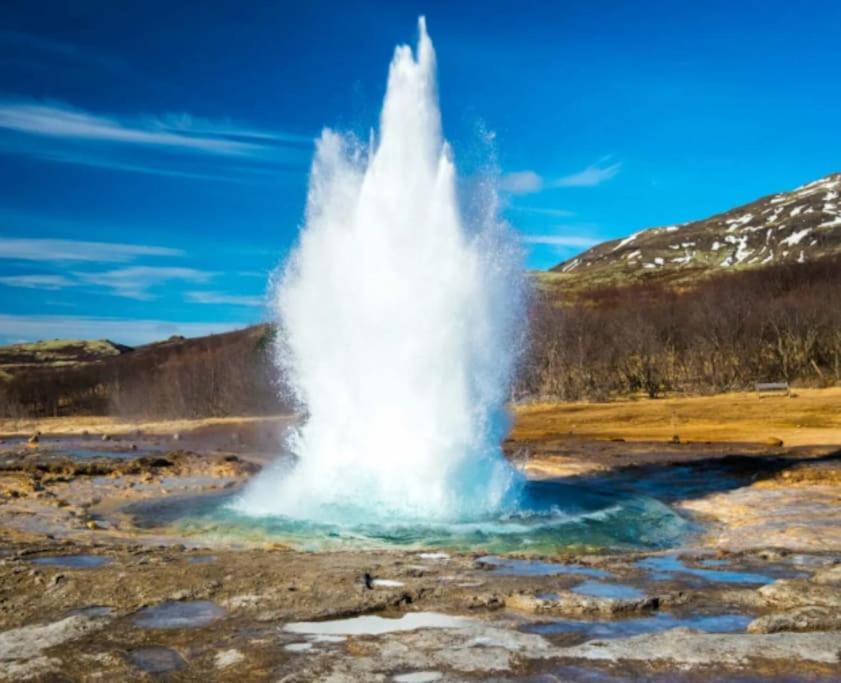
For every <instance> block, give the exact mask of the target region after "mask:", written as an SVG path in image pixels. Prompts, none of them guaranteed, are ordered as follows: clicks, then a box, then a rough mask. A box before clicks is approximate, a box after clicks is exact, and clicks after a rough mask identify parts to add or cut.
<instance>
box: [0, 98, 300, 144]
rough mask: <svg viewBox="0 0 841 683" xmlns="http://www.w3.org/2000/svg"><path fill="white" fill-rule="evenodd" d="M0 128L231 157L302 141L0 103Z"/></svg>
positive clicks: (203, 124)
mask: <svg viewBox="0 0 841 683" xmlns="http://www.w3.org/2000/svg"><path fill="white" fill-rule="evenodd" d="M0 128H5V129H8V130H12V131H16V132H19V133H26V134H29V135H40V136H47V137H55V138H66V139H76V140H94V141H103V142H111V143H120V144H128V145H145V146H154V147H172V148H181V149H185V150H189V151H198V152H206V153H209V154H222V155H228V156H230V155H234V156H254V155H257V154H259V153H261V152H264V151H265V149H264V144H263V143H264V142H265V141H269V140H271V141H294V142H301V141H302V140H303V138H300V137H293V136H283V135H280V134H278V133H273V132H268V131H266V132H263V131H257V130H254V129H250V128H241V127H236V126H234V125H232V124H230V123H228V122H223V123H214V122H211V121H209V120H205V119H196V118H195V117H192V116H190V115H188V114H166V115H164V116H163V117H148V116H146V117H140V118H137V119H134V120H132V119H126V118H122V119H121V118H117V117H109V116H105V115H100V114H92V113H89V112H85V111H82V110H81V109H76V108H74V107H71V106H69V105H66V104H63V103H48V104H44V103H38V102H21V101H12V102H3V103H0Z"/></svg>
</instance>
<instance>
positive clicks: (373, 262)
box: [235, 18, 524, 524]
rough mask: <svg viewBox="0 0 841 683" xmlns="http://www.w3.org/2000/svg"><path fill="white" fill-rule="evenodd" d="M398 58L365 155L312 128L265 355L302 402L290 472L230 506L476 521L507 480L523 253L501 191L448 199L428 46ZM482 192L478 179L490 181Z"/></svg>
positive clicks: (511, 487)
mask: <svg viewBox="0 0 841 683" xmlns="http://www.w3.org/2000/svg"><path fill="white" fill-rule="evenodd" d="M419 25H420V38H419V42H418V47H417V54H416V55H415V54H413V52H412V50H411V48H409V47H407V46H401V47H398V48H397V49H396V51H395V53H394V58H393V60H392V62H391V67H390V69H389V75H388V88H387V92H386V95H385V101H384V103H383V108H382V114H381V119H380V130H379V135H378V136H377V137H376V139H375V138H374V137H373V136H372V140H371V142H370V143H369V145H368V147H367V149H365V148H363V147H362V146H361V145H359V144H358V143H355V142H354V141H353V140H352V139H351V138H349V137H348V136H342V135H340V134H337V133H335V132H333V131H331V130H325V131H324V132H323V133H322V135H321V138H320V139H319V141H318V143H317V147H316V153H315V159H314V161H313V166H312V172H311V178H310V188H309V196H308V201H307V210H306V224H305V226H304V228H303V229H302V231H301V234H300V240H299V244H298V245H297V247H296V249H295V250H294V252H293V253H292V255H291V256H290V258H289V259H288V261H287V262H286V263H285V265H284V267H283V270H282V273H281V274H280V277H279V279H278V286H277V288H276V291H275V301H276V308H277V313H278V317H279V322H280V328H281V330H282V333H281V334H282V338H281V340H280V342H279V344H278V362H279V364H280V365H281V367H282V369H283V371H284V373H285V375H286V377H287V380H288V382H289V384H290V385H291V386H292V387H293V388H294V390H295V391H296V393H297V398H298V399H299V400H300V402H301V404H302V405H303V406H304V407H305V409H306V415H307V418H306V422H305V423H304V424H303V425H302V426H301V427H300V428H299V429H298V430H297V431H296V433H295V434H294V435H293V436H292V437H291V440H290V444H289V445H290V449H291V451H292V452H293V453H295V454H296V455H297V456H298V457H297V462H296V463H295V464H294V465H283V464H281V463H278V464H276V465H274V466H272V467H270V468H268V469H267V470H266V471H264V472H263V473H262V474H261V475H260V476H258V477H257V478H256V479H255V480H254V481H253V482H252V484H251V485H250V486H249V488H248V489H247V490H246V491H245V493H244V494H243V495H242V496H241V497H240V498H239V499H238V500H237V502H236V503H235V506H236V507H237V509H239V510H241V511H243V512H246V513H249V514H257V515H282V516H285V517H293V518H298V519H310V520H317V521H325V522H333V523H345V522H347V523H356V524H358V523H360V522H363V523H364V522H367V521H371V522H372V523H390V522H398V523H399V522H401V521H408V520H434V519H439V520H465V519H478V518H482V517H484V516H486V515H489V514H494V513H499V512H502V511H505V510H506V509H507V508H508V506H510V505H512V504H513V502H514V501H515V500H516V498H517V493H518V489H519V485H520V477H519V475H518V474H517V473H516V471H515V470H514V469H513V468H512V467H511V466H510V465H509V464H508V463H507V461H506V460H505V459H504V457H503V456H502V453H501V451H500V447H499V442H500V439H501V438H502V437H503V435H504V433H505V429H506V427H507V424H506V415H505V401H506V399H507V398H508V392H509V387H510V379H511V374H512V370H513V364H514V361H515V359H516V356H517V352H518V349H519V347H520V341H521V339H522V333H523V325H524V317H523V315H522V311H523V305H522V304H523V287H524V279H523V275H522V272H523V271H522V262H521V253H520V250H519V248H518V246H517V245H516V243H515V242H514V241H513V240H512V238H511V235H510V232H509V231H508V230H507V229H506V227H505V226H504V225H503V224H502V223H501V222H500V221H499V220H498V219H497V216H496V197H495V195H494V193H493V191H492V189H489V188H488V187H485V189H484V190H483V191H484V193H486V195H487V196H485V197H482V201H479V202H474V203H475V204H477V205H481V206H482V209H481V210H479V211H477V212H475V213H476V214H477V215H471V216H470V217H469V218H467V217H466V216H465V215H464V213H463V212H462V210H461V209H460V207H459V202H458V196H457V194H458V193H457V180H456V171H455V166H454V163H453V159H452V154H451V151H450V147H449V146H448V144H447V143H446V142H445V141H444V139H443V137H442V133H441V116H440V112H439V109H438V100H437V92H436V83H435V52H434V50H433V46H432V42H431V41H430V39H429V36H428V35H427V33H426V26H425V23H424V20H423V19H422V18H421V20H420V22H419ZM486 185H490V184H486Z"/></svg>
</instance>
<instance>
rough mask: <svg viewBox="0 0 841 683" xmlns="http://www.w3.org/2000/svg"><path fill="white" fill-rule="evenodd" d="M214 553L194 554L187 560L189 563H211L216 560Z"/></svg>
mask: <svg viewBox="0 0 841 683" xmlns="http://www.w3.org/2000/svg"><path fill="white" fill-rule="evenodd" d="M217 559H218V558H217V557H216V555H196V556H195V557H191V558H190V559H188V560H187V562H189V563H190V564H211V563H213V562H216V560H217Z"/></svg>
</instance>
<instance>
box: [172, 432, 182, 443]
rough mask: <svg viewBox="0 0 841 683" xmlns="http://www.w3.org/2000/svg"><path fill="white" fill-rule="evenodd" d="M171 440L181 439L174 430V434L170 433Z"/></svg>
mask: <svg viewBox="0 0 841 683" xmlns="http://www.w3.org/2000/svg"><path fill="white" fill-rule="evenodd" d="M172 440H173V441H181V435H180V434H179V433H178V432H175V434H173V435H172Z"/></svg>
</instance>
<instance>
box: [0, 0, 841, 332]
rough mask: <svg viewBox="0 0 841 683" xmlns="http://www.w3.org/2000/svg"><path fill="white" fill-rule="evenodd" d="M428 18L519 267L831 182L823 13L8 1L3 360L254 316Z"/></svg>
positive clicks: (836, 109) (1, 36) (448, 119)
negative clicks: (492, 160)
mask: <svg viewBox="0 0 841 683" xmlns="http://www.w3.org/2000/svg"><path fill="white" fill-rule="evenodd" d="M419 14H425V15H426V16H427V21H428V26H429V30H430V34H431V36H432V38H433V41H434V42H435V46H436V49H437V52H438V63H439V86H440V96H441V104H442V110H443V115H444V128H445V134H446V136H447V137H448V139H449V140H450V141H451V142H452V143H453V146H454V149H455V153H456V157H457V162H458V164H459V166H460V169H461V170H462V172H463V173H464V174H466V175H467V176H469V175H470V174H472V173H476V172H477V171H478V170H479V169H480V168H482V167H483V166H484V165H486V164H487V163H488V154H487V149H486V147H485V146H484V144H483V143H482V140H483V135H482V131H484V130H491V131H493V132H494V133H495V157H496V161H497V163H498V165H499V168H500V172H501V173H502V176H503V177H502V186H503V190H504V191H503V199H504V202H505V205H506V209H505V216H506V218H507V219H508V220H509V221H510V222H511V223H512V225H513V226H514V227H515V228H516V229H517V230H518V231H520V232H521V233H522V235H523V238H524V242H525V244H526V246H527V248H528V264H529V265H530V266H531V267H534V268H545V267H550V266H552V265H554V264H555V263H557V262H559V261H561V260H563V259H565V258H569V257H570V256H572V255H574V254H575V253H576V252H577V251H580V250H582V249H583V248H586V247H587V246H589V245H590V244H593V243H595V242H598V241H601V240H604V239H610V238H613V237H617V236H621V235H625V234H628V233H629V232H632V231H634V230H636V229H638V228H640V227H646V226H652V225H659V224H669V223H675V222H680V221H685V220H689V219H693V218H702V217H705V216H707V215H709V214H711V213H714V212H717V211H721V210H724V209H727V208H730V207H732V206H734V205H737V204H739V203H742V202H745V201H749V200H751V199H754V198H756V197H758V196H761V195H764V194H768V193H771V192H775V191H779V190H784V189H788V188H791V187H794V186H796V185H798V184H801V183H803V182H806V181H808V180H812V179H814V178H817V177H819V176H821V175H825V174H827V173H830V172H834V171H839V170H841V127H839V124H838V122H839V121H841V84H839V79H841V40H839V34H838V28H839V26H841V4H839V3H837V2H818V1H816V2H805V3H791V2H776V1H772V0H766V1H765V2H750V1H742V2H733V1H732V0H730V1H729V2H716V1H712V2H697V3H678V2H659V1H656V0H653V1H650V2H646V3H636V2H604V1H598V0H593V1H589V2H575V3H571V2H558V3H545V2H531V1H529V0H520V1H519V2H516V3H515V2H493V1H492V0H487V1H485V2H481V3H478V2H476V3H472V2H463V3H452V2H424V3H419V2H418V3H416V2H403V3H381V2H359V3H347V2H312V3H284V2H265V3H263V2H259V3H238V2H213V1H209V2H206V3H201V4H195V3H177V2H171V1H167V2H156V1H147V2H143V3H139V2H135V3H129V2H122V3H115V2H112V1H111V0H106V1H98V0H85V1H83V2H73V3H69V2H65V1H61V2H43V1H40V0H26V1H23V2H16V1H14V0H6V2H4V3H3V4H2V6H0V342H10V341H17V340H23V339H35V338H44V337H47V338H51V337H58V336H61V337H110V338H112V339H115V340H116V341H122V342H125V343H129V344H135V343H140V342H144V341H150V340H152V339H157V338H161V337H166V336H168V335H170V334H174V333H181V334H186V335H194V334H205V333H209V332H214V331H223V330H225V329H230V328H232V327H237V326H241V325H244V324H248V323H251V322H256V321H258V320H261V319H264V318H265V317H266V310H265V307H264V293H265V289H266V278H267V274H268V273H269V272H270V271H271V269H272V268H273V267H274V266H275V265H276V264H277V263H278V262H279V261H280V260H281V259H282V258H283V255H284V254H285V253H286V251H287V249H288V248H289V246H290V245H291V244H292V242H293V241H294V238H295V235H296V232H297V230H298V227H299V224H300V220H301V215H302V210H303V205H304V199H305V193H306V180H307V172H308V165H309V161H310V157H311V152H312V140H313V138H314V137H315V136H317V135H318V133H319V131H320V130H321V128H322V127H324V126H330V127H333V128H339V129H345V130H350V131H354V132H356V133H357V134H360V135H362V136H363V137H366V136H367V131H368V129H369V128H370V127H371V126H373V125H375V124H376V120H377V115H378V111H379V106H380V102H381V99H382V96H383V91H384V87H385V76H386V71H387V67H388V62H389V60H390V58H391V53H392V51H393V49H394V46H395V45H396V44H398V43H405V42H414V39H415V34H416V20H417V16H418V15H419Z"/></svg>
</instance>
